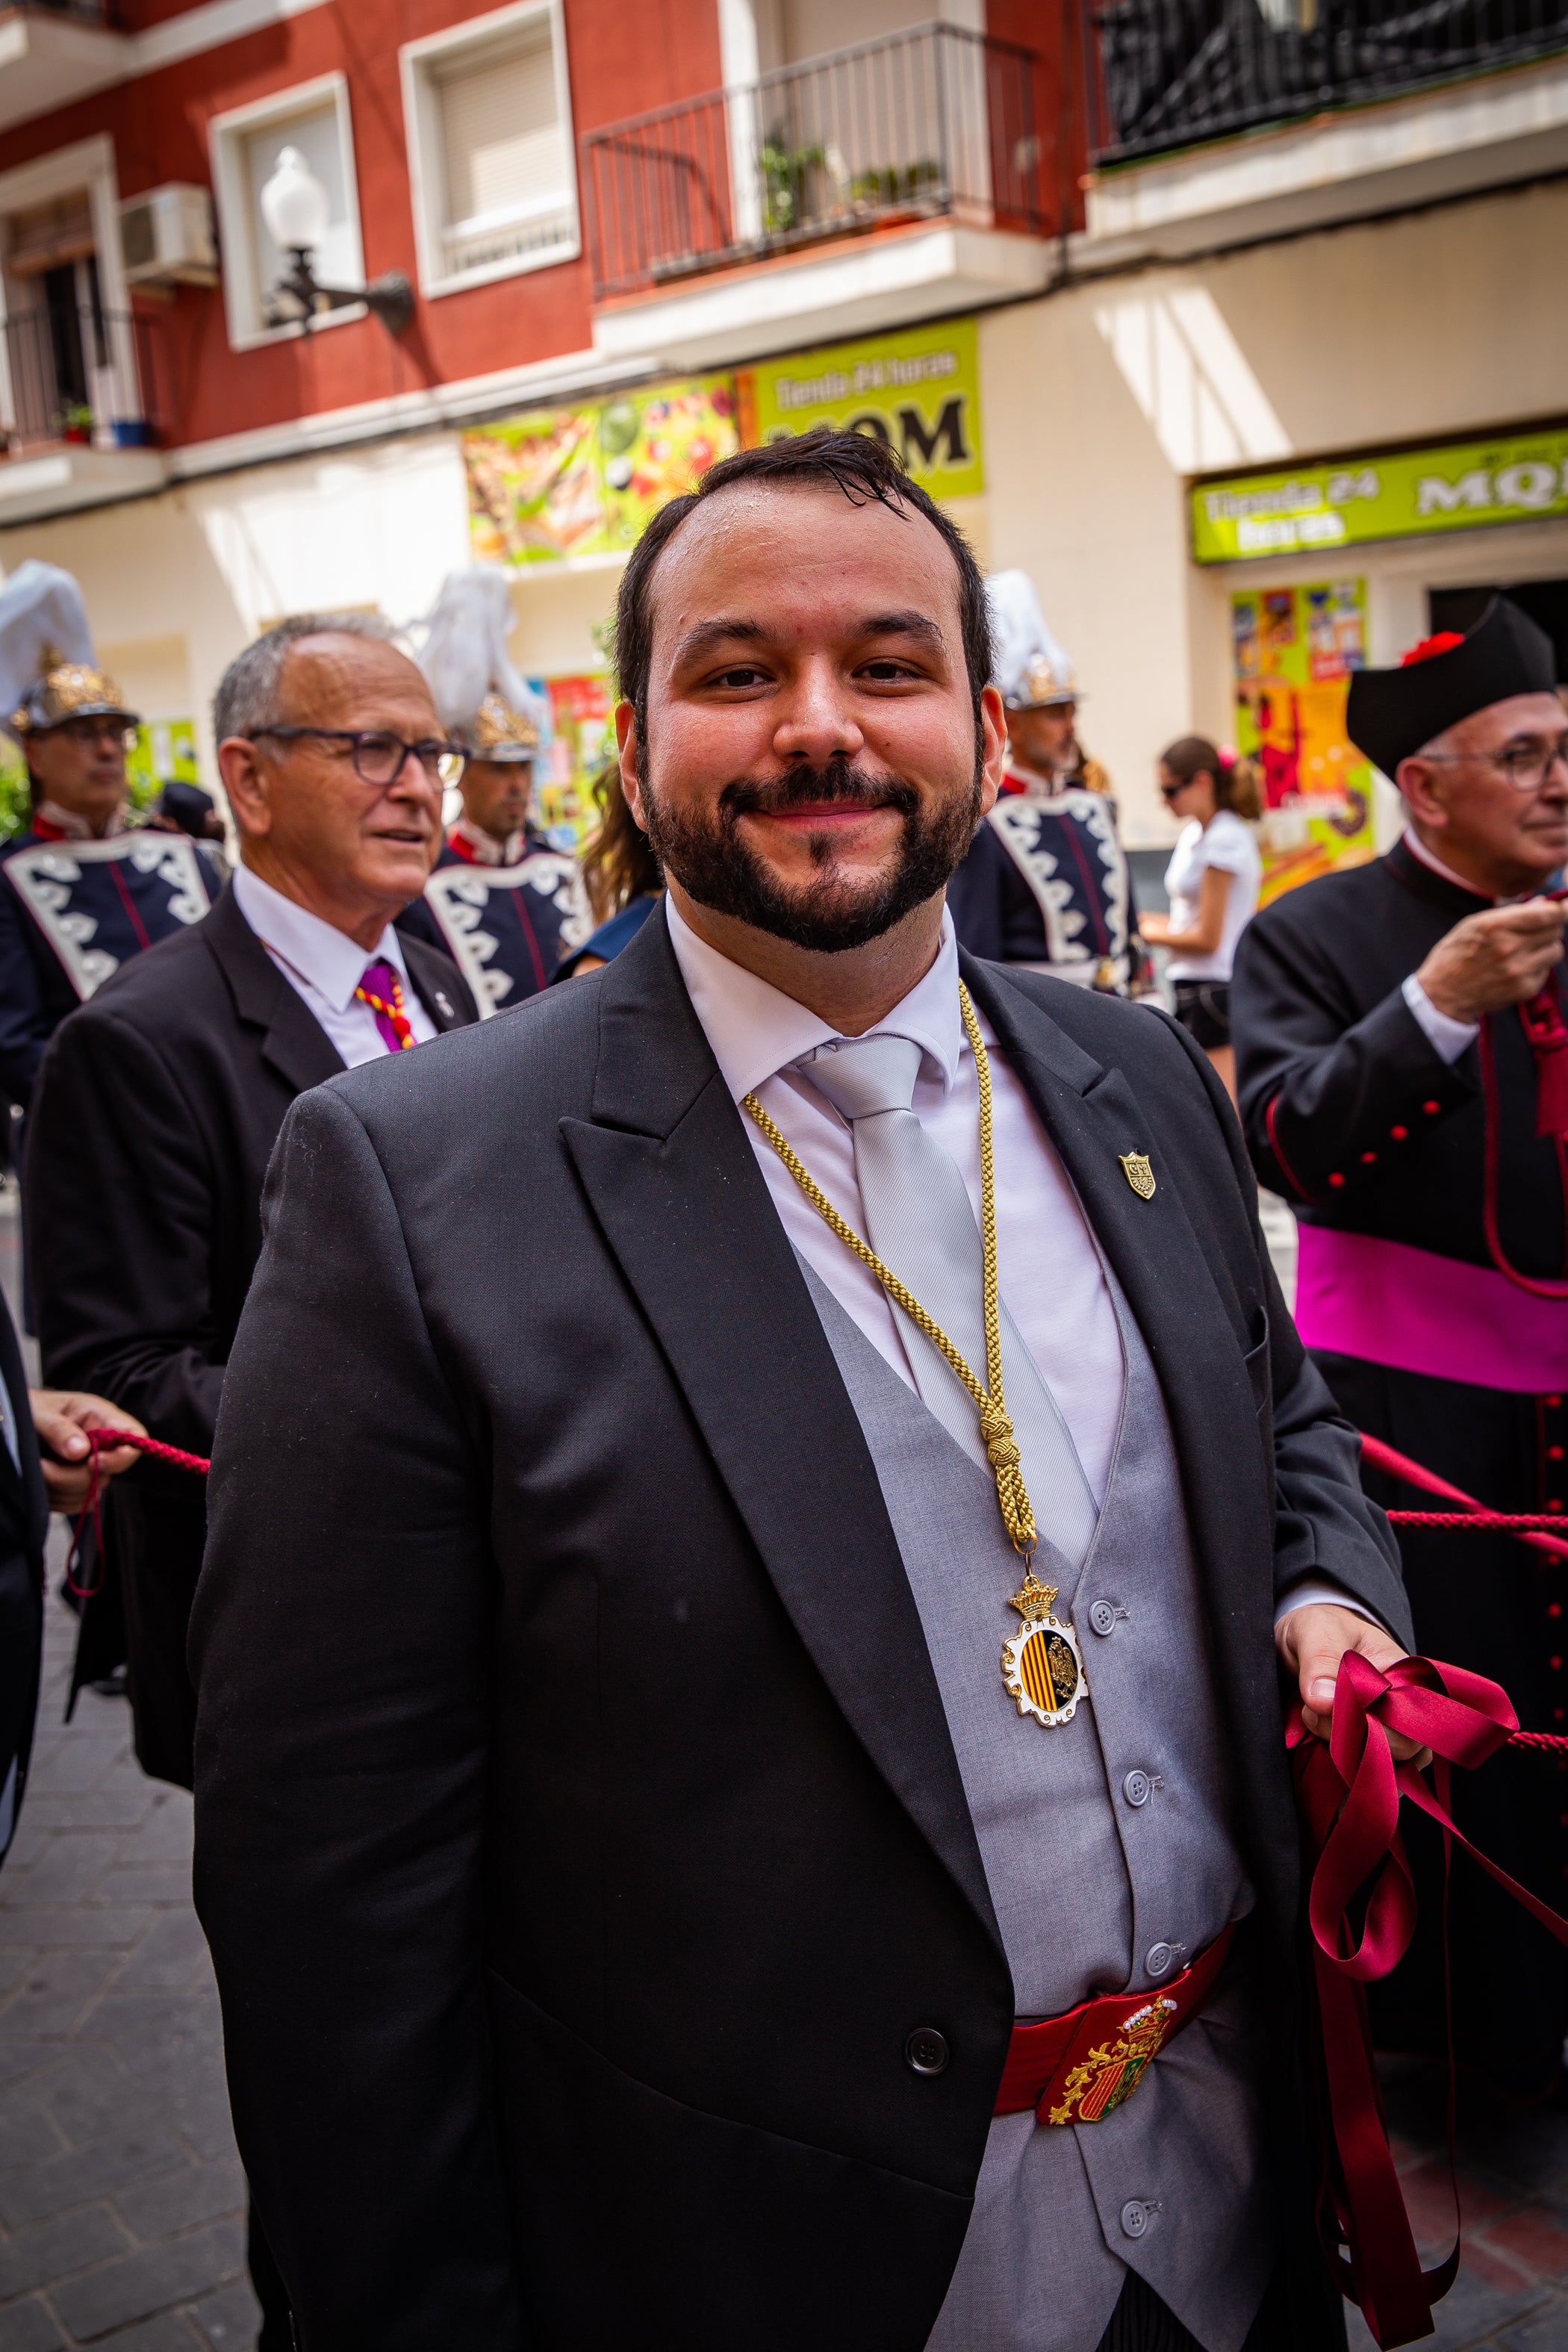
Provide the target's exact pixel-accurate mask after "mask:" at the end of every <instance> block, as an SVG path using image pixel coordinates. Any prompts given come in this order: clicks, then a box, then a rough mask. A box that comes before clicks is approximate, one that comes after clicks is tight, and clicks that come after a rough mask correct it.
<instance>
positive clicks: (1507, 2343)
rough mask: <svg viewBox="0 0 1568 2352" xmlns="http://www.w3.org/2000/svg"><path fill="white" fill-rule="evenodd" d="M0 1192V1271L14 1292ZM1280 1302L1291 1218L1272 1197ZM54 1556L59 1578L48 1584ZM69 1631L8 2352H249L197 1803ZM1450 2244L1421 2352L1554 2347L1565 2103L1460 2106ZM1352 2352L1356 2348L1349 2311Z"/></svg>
mask: <svg viewBox="0 0 1568 2352" xmlns="http://www.w3.org/2000/svg"><path fill="white" fill-rule="evenodd" d="M12 1198H14V1196H12V1197H9V1198H8V1197H7V1194H6V1192H4V1191H0V1281H3V1282H4V1284H5V1288H6V1290H7V1292H9V1293H10V1294H11V1295H12V1297H13V1299H14V1298H15V1288H14V1275H15V1257H16V1250H15V1223H14V1209H13V1207H12ZM1265 1210H1266V1213H1267V1220H1268V1228H1269V1242H1270V1246H1271V1248H1272V1249H1273V1250H1274V1253H1275V1256H1276V1260H1277V1263H1279V1266H1280V1275H1281V1279H1282V1281H1285V1282H1286V1283H1287V1285H1288V1295H1289V1289H1290V1288H1293V1281H1292V1280H1291V1279H1290V1277H1291V1276H1293V1273H1294V1265H1293V1259H1294V1238H1295V1236H1294V1227H1293V1223H1292V1222H1291V1221H1290V1220H1289V1212H1288V1211H1287V1210H1285V1208H1284V1204H1283V1203H1282V1202H1280V1203H1274V1202H1269V1201H1268V1200H1267V1198H1266V1200H1265ZM58 1568H59V1547H58V1543H57V1545H56V1547H55V1565H54V1569H53V1570H52V1572H51V1583H52V1584H56V1585H58V1581H59V1577H58ZM74 1637H75V1620H74V1619H73V1618H71V1617H70V1615H69V1614H68V1612H67V1611H66V1610H65V1609H64V1608H63V1606H62V1605H61V1604H60V1603H59V1602H58V1601H51V1603H50V1613H49V1623H48V1633H47V1658H46V1672H45V1683H44V1693H43V1699H42V1704H41V1706H40V1710H39V1727H38V1739H37V1749H36V1751H35V1760H34V1767H33V1775H32V1780H31V1782H30V1785H29V1788H28V1791H27V1797H26V1804H25V1806H24V1809H23V1814H22V1822H21V1827H20V1829H19V1831H18V1832H17V1837H16V1844H15V1846H14V1848H13V1850H12V1853H11V1856H10V1858H9V1860H8V1861H7V1863H6V1864H5V1869H4V1871H0V2352H58V2347H77V2346H83V2345H93V2346H101V2347H114V2352H202V2347H207V2348H208V2352H250V2347H252V2346H253V2345H254V2342H255V2337H256V2329H257V2325H258V2315H257V2311H256V2305H255V2303H254V2301H253V2299H252V2296H251V2294H250V2290H249V2286H248V2284H247V2282H246V2279H245V2274H244V2268H243V2224H244V2200H245V2184H244V2179H243V2176H242V2174H241V2171H240V2167H239V2162H238V2158H237V2156H236V2154H235V2148H234V2139H233V2135H232V2132H231V2130H230V2126H229V2119H228V2105H227V2099H226V2094H225V2089H224V2079H223V2053H222V2037H221V2032H220V2028H219V2020H218V2010H217V1995H216V1989H215V1987H214V1984H213V1979H212V1970H211V1967H210V1964H209V1962H208V1960H207V1957H206V1952H205V1946H204V1944H203V1941H202V1936H201V1930H200V1927H198V1925H197V1923H196V1918H195V1913H194V1911H193V1910H192V1907H191V1901H190V1846H191V1804H190V1800H189V1798H188V1797H186V1796H185V1795H184V1793H183V1792H182V1791H181V1790H176V1789H170V1788H166V1787H165V1786H163V1784H162V1783H161V1782H158V1781H153V1780H147V1779H145V1778H144V1777H143V1775H142V1772H141V1771H140V1770H139V1769H138V1768H137V1766H136V1764H135V1762H134V1760H133V1759H132V1754H131V1746H130V1726H129V1721H128V1717H127V1712H126V1707H125V1704H124V1701H123V1700H121V1699H107V1698H100V1697H96V1696H94V1695H93V1694H92V1693H90V1692H84V1693H83V1695H82V1697H81V1700H80V1702H79V1706H78V1709H77V1716H76V1720H75V1722H74V1723H73V1724H72V1725H70V1726H69V1727H66V1726H64V1725H63V1724H62V1723H61V1721H60V1716H61V1710H62V1706H63V1703H64V1693H65V1685H66V1680H67V1676H68V1667H69V1660H70V1652H71V1644H72V1642H73V1640H74ZM1387 2098H1388V2106H1389V2114H1390V2119H1391V2122H1392V2125H1393V2127H1394V2137H1395V2148H1396V2153H1397V2156H1398V2158H1399V2162H1400V2166H1401V2170H1402V2174H1403V2177H1404V2180H1405V2192H1406V2196H1407V2198H1408V2200H1409V2202H1410V2207H1411V2211H1412V2215H1413V2217H1414V2219H1415V2227H1416V2231H1417V2234H1418V2236H1419V2238H1420V2240H1421V2243H1422V2249H1423V2252H1424V2254H1425V2255H1426V2259H1427V2260H1428V2261H1431V2260H1434V2259H1435V2258H1436V2256H1437V2255H1439V2254H1440V2253H1441V2252H1444V2251H1445V2250H1446V2248H1447V2243H1448V2239H1449V2236H1450V2235H1451V2207H1450V2204H1449V2200H1448V2188H1447V2158H1446V2155H1445V2152H1444V2124H1443V2091H1442V2083H1441V2078H1440V2076H1439V2074H1437V2071H1436V2069H1433V2068H1429V2067H1416V2068H1414V2069H1406V2070H1405V2072H1404V2073H1403V2074H1401V2075H1400V2076H1399V2077H1398V2078H1397V2079H1395V2080H1392V2081H1391V2082H1390V2083H1389V2084H1388V2085H1387ZM1459 2167H1460V2187H1461V2197H1462V2203H1463V2212H1464V2221H1465V2235H1466V2252H1465V2261H1464V2266H1463V2269H1462V2271H1461V2273H1460V2276H1459V2280H1458V2284H1457V2285H1456V2287H1455V2288H1454V2290H1453V2292H1452V2294H1450V2295H1449V2296H1448V2297H1447V2300H1446V2301H1445V2302H1444V2303H1442V2304H1441V2305H1439V2306H1438V2309H1437V2332H1436V2336H1431V2337H1428V2338H1426V2342H1427V2343H1429V2344H1430V2345H1431V2346H1432V2347H1433V2352H1568V2106H1564V2107H1562V2108H1557V2107H1552V2108H1535V2109H1529V2108H1521V2107H1518V2106H1506V2107H1505V2106H1503V2105H1499V2104H1496V2103H1494V2102H1491V2101H1489V2100H1488V2099H1486V2098H1485V2097H1482V2096H1480V2095H1477V2094H1475V2093H1474V2092H1470V2091H1467V2092H1466V2093H1465V2094H1464V2095H1463V2096H1462V2099H1461V2112H1460V2127H1459ZM1350 2333H1351V2344H1352V2352H1372V2345H1373V2339H1372V2336H1370V2334H1369V2333H1368V2331H1367V2330H1366V2328H1365V2327H1364V2326H1363V2325H1362V2323H1361V2321H1360V2319H1359V2316H1358V2315H1354V2314H1352V2315H1351V2330H1350Z"/></svg>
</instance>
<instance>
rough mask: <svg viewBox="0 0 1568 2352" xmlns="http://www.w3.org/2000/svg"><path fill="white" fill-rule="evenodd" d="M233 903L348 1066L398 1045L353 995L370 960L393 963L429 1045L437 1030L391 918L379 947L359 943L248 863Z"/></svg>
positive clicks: (413, 1022) (416, 1027) (418, 1032)
mask: <svg viewBox="0 0 1568 2352" xmlns="http://www.w3.org/2000/svg"><path fill="white" fill-rule="evenodd" d="M234 902H235V905H236V906H237V908H239V911H240V913H241V914H242V915H243V916H244V917H245V919H246V921H247V923H248V924H249V926H250V928H251V929H252V930H253V931H254V932H255V933H256V936H257V938H258V940H260V941H261V944H262V946H263V947H264V948H265V949H266V950H267V952H268V955H269V956H270V957H271V959H272V961H273V962H274V963H275V964H276V965H277V967H278V969H279V971H280V972H281V973H282V975H283V977H284V979H285V980H286V981H287V982H289V986H290V987H291V988H292V989H293V990H294V991H295V992H296V994H298V995H299V996H300V997H302V998H303V999H304V1002H305V1003H306V1005H307V1006H308V1007H309V1009H310V1012H311V1013H313V1014H314V1015H315V1018H316V1019H317V1021H318V1022H319V1023H320V1024H321V1027H322V1028H323V1029H324V1030H325V1031H326V1033H327V1035H328V1036H329V1038H331V1042H332V1044H333V1045H335V1046H336V1048H337V1050H338V1052H339V1054H340V1055H342V1062H343V1066H344V1068H345V1069H349V1070H357V1069H358V1067H359V1066H360V1064H361V1063H362V1062H374V1061H378V1060H379V1059H380V1057H381V1055H383V1054H390V1053H391V1052H392V1050H393V1049H392V1047H391V1046H390V1045H388V1044H387V1042H386V1040H385V1038H384V1036H383V1035H382V1034H381V1031H380V1030H379V1029H378V1028H377V1027H376V1025H375V1015H374V1013H373V1012H372V1011H371V1009H370V1007H369V1005H368V1004H363V1003H361V1002H360V1000H359V999H358V997H356V996H355V994H354V991H355V989H356V988H357V987H358V986H359V984H360V982H361V981H362V980H363V978H364V971H365V966H366V964H369V963H374V962H375V961H377V960H378V959H379V960H380V961H382V962H384V963H389V964H391V966H392V967H393V970H394V971H395V972H396V973H397V974H398V976H399V978H400V979H401V980H402V982H403V983H404V986H403V999H404V1010H405V1013H407V1015H408V1025H409V1027H410V1028H411V1029H412V1030H413V1032H414V1034H415V1037H416V1040H417V1042H418V1043H419V1044H420V1045H427V1044H428V1043H429V1041H430V1039H431V1038H432V1037H434V1036H435V1035H436V1034H437V1028H436V1024H435V1023H434V1022H433V1021H432V1020H431V1018H430V1015H429V1014H428V1013H426V1010H425V1007H424V1005H423V1004H422V1003H420V1001H419V995H418V992H417V991H416V988H415V986H414V983H413V982H412V981H410V979H409V977H408V967H407V965H406V964H405V962H404V961H403V946H402V942H401V941H400V940H399V939H398V936H397V933H396V932H395V930H394V929H393V928H392V925H391V924H390V923H388V925H387V927H386V929H385V930H384V931H383V933H382V935H381V937H380V939H379V940H377V941H376V943H375V945H374V948H362V947H361V946H360V944H359V942H358V941H357V940H351V939H350V937H349V935H348V933H347V932H346V931H340V930H338V929H336V928H335V927H334V926H333V925H332V924H331V923H324V922H323V921H322V920H321V917H320V915H312V914H311V912H310V908H308V907H301V906H300V903H299V901H298V900H297V899H295V898H285V897H284V896H283V893H282V891H281V890H275V889H274V888H273V887H272V885H271V883H270V882H264V881H263V880H262V878H261V877H260V875H259V874H253V873H252V872H251V870H250V868H249V866H236V868H235V873H234Z"/></svg>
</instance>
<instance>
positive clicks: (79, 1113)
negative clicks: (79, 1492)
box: [26, 890, 479, 1788]
mask: <svg viewBox="0 0 1568 2352" xmlns="http://www.w3.org/2000/svg"><path fill="white" fill-rule="evenodd" d="M404 953H405V957H406V959H407V964H408V974H409V978H410V979H411V980H412V981H413V982H414V985H415V987H416V989H417V991H418V992H419V996H420V999H421V1001H422V1003H424V1005H425V1008H426V1012H427V1013H429V1015H430V1017H431V1019H432V1021H433V1022H434V1023H435V1024H436V1026H437V1029H441V1030H447V1029H454V1028H458V1027H461V1026H462V1025H463V1024H465V1023H466V1022H470V1021H474V1020H477V1019H478V1017H479V1016H478V1013H477V1010H476V1008H475V1005H474V1002H473V999H472V997H471V996H470V994H469V993H468V989H467V988H466V987H465V985H464V983H463V982H462V981H461V979H460V978H459V977H458V972H457V970H456V967H455V966H454V965H453V964H452V963H451V962H450V961H449V960H448V959H447V957H446V956H444V955H441V954H440V953H438V952H437V950H435V949H433V948H430V947H427V946H426V945H425V943H424V942H423V941H422V940H405V942H404ZM342 1066H343V1065H342V1057H341V1056H340V1055H339V1054H338V1052H337V1050H336V1048H335V1047H334V1046H333V1045H332V1044H331V1040H330V1039H329V1038H328V1037H327V1035H326V1034H325V1032H324V1031H323V1030H322V1029H321V1025H320V1024H319V1023H318V1022H317V1021H316V1020H315V1018H314V1017H313V1015H312V1014H311V1013H310V1011H309V1010H308V1008H307V1006H306V1004H305V1003H304V1000H303V999H302V998H301V997H300V995H299V994H298V993H297V992H296V991H295V990H294V989H293V988H292V987H291V986H290V985H289V982H288V981H287V980H285V978H284V977H283V975H282V973H281V972H280V971H279V970H278V967H277V966H276V964H274V963H273V962H272V961H271V959H270V958H269V957H268V954H267V951H266V950H265V949H264V948H263V946H262V945H261V942H260V940H258V938H257V936H256V934H255V932H254V931H253V930H252V929H250V926H249V925H248V923H247V922H246V920H245V919H244V917H243V916H242V915H241V913H240V911H239V908H238V907H237V905H236V904H235V900H234V896H233V893H232V891H229V890H226V891H225V892H224V894H223V896H222V897H221V898H220V899H219V900H218V902H217V904H216V907H215V908H213V910H212V912H211V914H210V915H208V916H206V917H205V919H203V920H202V921H201V922H199V923H196V924H194V925H193V926H192V927H191V929H189V930H184V931H180V932H178V933H176V934H175V935H174V937H173V938H172V939H168V940H163V941H162V942H161V943H160V944H159V945H158V946H156V947H154V948H151V949H149V950H148V951H147V952H146V953H145V954H144V955H141V956H138V957H137V958H136V959H135V961H133V962H132V963H129V964H127V965H125V966H124V967H123V968H122V969H121V971H118V972H116V973H115V975H114V976H113V978H112V979H110V980H109V981H107V982H105V983H104V985H103V986H102V987H101V988H100V990H99V991H98V993H97V994H96V995H95V996H93V997H92V998H91V999H90V1000H89V1003H86V1004H84V1005H83V1006H81V1007H80V1009H79V1011H77V1012H75V1013H71V1014H69V1015H68V1018H67V1019H66V1020H65V1021H64V1022H63V1023H62V1024H61V1025H60V1027H59V1029H58V1031H57V1032H56V1034H55V1037H54V1039H53V1042H52V1043H51V1045H50V1046H49V1050H48V1052H47V1055H46V1056H45V1060H44V1066H43V1070H42V1072H41V1074H40V1076H39V1081H38V1088H37V1095H36V1097H35V1099H34V1107H33V1111H32V1115H31V1118H30V1120H29V1133H28V1141H27V1156H26V1230H27V1238H28V1246H29V1251H30V1256H31V1263H32V1268H33V1279H34V1286H35V1293H36V1297H37V1325H38V1339H39V1345H40V1348H41V1350H42V1354H43V1362H44V1376H45V1378H46V1380H48V1381H53V1382H55V1383H57V1384H58V1386H60V1387H62V1388H84V1389H91V1390H93V1391H95V1392H96V1393H97V1394H99V1395H100V1396H105V1397H109V1398H110V1399H111V1400H112V1401H113V1402H114V1403H116V1404H121V1405H123V1406H124V1407H125V1408H126V1410H127V1411H128V1412H133V1413H135V1414H136V1415H138V1417H139V1418H140V1419H141V1420H142V1421H143V1422H144V1423H146V1425H147V1427H148V1429H149V1430H150V1431H151V1432H152V1433H153V1436H154V1437H161V1438H162V1439H163V1441H164V1443H165V1444H170V1445H177V1446H180V1447H182V1448H183V1449H184V1451H185V1452H187V1453H191V1454H210V1453H211V1451H212V1441H213V1431H214V1429H215V1427H216V1422H217V1408H218V1399H219V1397H220V1395H221V1394H222V1391H223V1383H224V1367H225V1365H226V1361H227V1359H228V1351H229V1349H230V1347H231V1345H232V1344H233V1340H234V1334H235V1330H236V1328H237V1324H238V1322H239V1314H240V1309H241V1307H243V1306H244V1304H245V1296H246V1292H247V1289H248V1288H249V1286H250V1277H251V1274H252V1271H253V1270H254V1267H255V1265H256V1260H257V1256H258V1253H259V1251H260V1248H261V1187H262V1182H263V1180H264V1178H265V1176H266V1173H267V1163H268V1159H269V1158H270V1157H271V1152H272V1147H273V1144H274V1143H275V1141H276V1140H277V1137H278V1130H279V1127H280V1126H281V1125H282V1122H283V1117H284V1114H285V1112H286V1111H287V1110H288V1108H289V1104H290V1103H291V1102H292V1101H293V1100H294V1097H295V1096H296V1095H298V1094H300V1093H301V1092H302V1091H303V1090H304V1089H305V1088H307V1087H314V1086H319V1085H320V1084H321V1081H322V1080H323V1079H324V1078H330V1077H331V1076H333V1075H334V1073H341V1072H342ZM205 1506H206V1497H205V1493H204V1491H203V1482H202V1481H201V1480H199V1479H197V1478H195V1477H194V1476H193V1475H191V1474H190V1473H188V1472H186V1471H183V1470H175V1469H166V1468H164V1467H163V1465H161V1464H158V1463H155V1462H146V1463H143V1464H142V1465H140V1466H139V1467H138V1468H136V1469H134V1470H132V1471H129V1472H127V1473H126V1474H125V1475H123V1476H122V1477H121V1478H118V1479H116V1481H115V1483H114V1487H113V1489H112V1490H111V1494H110V1515H109V1538H110V1540H109V1551H110V1580H108V1581H106V1583H105V1584H104V1586H103V1588H102V1589H101V1591H100V1593H99V1595H98V1596H97V1598H95V1600H94V1601H92V1602H90V1603H89V1608H88V1611H87V1613H86V1617H85V1619H84V1622H83V1630H82V1642H81V1645H80V1648H79V1659H78V1680H79V1681H80V1680H82V1679H85V1678H87V1677H88V1676H89V1675H93V1674H96V1673H99V1672H101V1671H105V1670H106V1669H107V1668H108V1667H109V1666H111V1665H113V1664H117V1663H118V1662H119V1659H120V1658H121V1657H125V1656H129V1659H130V1665H131V1691H132V1705H133V1707H134V1710H135V1723H136V1753H137V1755H138V1757H139V1758H140V1759H141V1761H142V1765H143V1766H144V1768H145V1769H147V1770H148V1771H149V1772H153V1773H156V1774H157V1775H158V1776H159V1777H160V1778H161V1779H163V1780H174V1781H178V1782H180V1783H181V1784H182V1785H184V1787H187V1788H188V1787H189V1786H190V1780H191V1737H192V1731H193V1727H194V1724H195V1694H194V1692H193V1691H192V1689H191V1684H190V1677H189V1675H188V1673H187V1671H186V1667H185V1662H184V1645H185V1626H186V1622H187V1620H188V1617H189V1614H190V1605H191V1596H192V1594H193V1593H194V1592H195V1583H196V1576H197V1573H198V1571H199V1570H200V1567H201V1558H202V1546H203V1542H204V1540H205V1529H206V1510H205ZM121 1607H122V1608H123V1626H122V1627H121V1622H120V1612H121Z"/></svg>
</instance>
